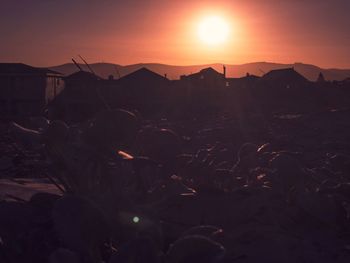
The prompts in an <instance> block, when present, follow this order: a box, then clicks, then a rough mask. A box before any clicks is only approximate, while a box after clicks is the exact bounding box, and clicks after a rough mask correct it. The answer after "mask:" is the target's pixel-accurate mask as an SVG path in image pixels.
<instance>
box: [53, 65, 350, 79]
mask: <svg viewBox="0 0 350 263" xmlns="http://www.w3.org/2000/svg"><path fill="white" fill-rule="evenodd" d="M80 66H81V67H82V68H83V69H84V70H88V69H87V67H86V66H85V65H80ZM90 66H91V68H92V69H93V70H94V71H95V72H96V74H97V75H99V76H101V77H103V78H107V77H108V76H109V75H113V76H114V78H119V77H122V76H125V75H127V74H129V73H131V72H133V71H135V70H138V69H140V68H142V67H146V68H148V69H150V70H152V71H154V72H157V73H158V74H161V75H164V74H167V77H168V78H169V79H178V78H180V76H181V75H188V74H191V73H195V72H198V71H199V70H201V69H203V68H207V67H212V68H214V69H216V70H217V71H219V72H222V71H223V68H222V64H207V65H194V66H172V65H165V64H157V63H147V64H142V63H141V64H133V65H126V66H121V65H118V64H111V63H94V64H91V65H90ZM291 67H294V69H295V70H296V71H298V72H299V73H300V74H302V75H303V76H305V77H306V78H307V79H309V80H316V79H317V77H318V75H319V73H320V72H322V73H323V75H324V77H325V78H326V80H344V79H346V78H349V77H350V69H322V68H319V67H317V66H314V65H308V64H303V63H295V64H278V63H270V62H255V63H248V64H242V65H226V72H227V76H228V77H243V76H245V75H246V74H247V73H248V72H249V73H250V74H253V75H257V76H261V75H263V74H264V73H267V72H269V71H270V70H274V69H282V68H291ZM50 69H52V70H55V71H58V72H60V73H62V74H64V75H69V74H72V73H73V72H76V71H77V70H78V69H77V67H76V66H75V65H74V64H73V63H68V64H63V65H59V66H54V67H50Z"/></svg>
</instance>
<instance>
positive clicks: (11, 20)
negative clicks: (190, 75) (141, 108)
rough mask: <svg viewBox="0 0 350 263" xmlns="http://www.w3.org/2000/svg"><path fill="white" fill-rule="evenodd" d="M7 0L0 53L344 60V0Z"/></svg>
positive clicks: (6, 56)
mask: <svg viewBox="0 0 350 263" xmlns="http://www.w3.org/2000/svg"><path fill="white" fill-rule="evenodd" d="M5 2H6V4H3V5H2V7H1V9H0V14H1V16H0V17H1V23H0V33H1V35H3V36H4V41H2V43H1V50H0V60H1V61H18V62H27V63H29V64H33V65H35V66H52V65H57V64H63V63H66V62H67V61H69V60H70V58H71V57H72V56H74V55H76V54H81V55H83V56H84V57H85V58H86V59H87V60H88V61H89V62H90V63H93V62H111V63H117V64H121V65H128V64H136V63H140V62H142V63H163V64H172V65H198V64H208V63H217V62H218V63H225V64H243V63H249V62H257V61H258V62H260V61H269V62H277V63H294V62H303V63H307V64H315V65H317V66H321V67H326V68H332V67H340V68H347V67H350V62H349V61H350V52H349V45H350V37H349V25H350V21H349V16H348V10H349V8H350V1H348V0H333V1H328V0H319V1H316V0H315V1H311V0H310V1H294V0H280V1H273V0H268V1H261V0H251V1H243V0H215V1H214V0H188V1H164V0H163V1H161V0H152V1H141V0H130V1H102V2H103V3H102V4H101V1H96V0H76V1H68V0H61V1H40V0H33V1H19V0H12V1H5ZM81 10H84V11H81ZM68 11H69V12H68ZM13 14H16V15H15V16H14V15H13ZM63 14H64V19H62V16H63ZM335 14H336V15H335ZM47 21H50V25H48V23H47ZM33 36H35V37H33ZM29 40H30V41H29Z"/></svg>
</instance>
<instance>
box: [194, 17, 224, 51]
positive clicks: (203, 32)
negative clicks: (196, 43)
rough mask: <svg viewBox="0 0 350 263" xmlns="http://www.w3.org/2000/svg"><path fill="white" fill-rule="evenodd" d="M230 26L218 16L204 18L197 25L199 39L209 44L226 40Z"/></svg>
mask: <svg viewBox="0 0 350 263" xmlns="http://www.w3.org/2000/svg"><path fill="white" fill-rule="evenodd" d="M229 32H230V28H229V25H228V23H227V22H226V21H225V20H224V19H223V18H222V17H220V16H210V17H206V18H204V19H203V20H202V21H201V22H200V23H199V26H198V36H199V38H200V40H201V41H202V42H203V43H205V44H209V45H218V44H222V43H224V42H225V41H227V38H228V35H229Z"/></svg>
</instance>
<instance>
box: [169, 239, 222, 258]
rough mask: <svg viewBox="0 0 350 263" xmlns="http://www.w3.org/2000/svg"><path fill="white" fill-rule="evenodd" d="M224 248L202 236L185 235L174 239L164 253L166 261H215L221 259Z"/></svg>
mask: <svg viewBox="0 0 350 263" xmlns="http://www.w3.org/2000/svg"><path fill="white" fill-rule="evenodd" d="M225 251H226V250H225V248H224V247H223V246H222V245H220V244H219V243H216V242H214V241H212V240H211V239H209V238H206V237H203V236H195V235H193V236H186V237H183V238H180V239H178V240H176V241H175V242H174V243H173V244H172V245H171V246H170V248H169V250H168V252H167V254H166V260H167V261H166V262H167V263H191V262H201V263H215V262H219V261H220V260H221V259H223V257H224V255H225Z"/></svg>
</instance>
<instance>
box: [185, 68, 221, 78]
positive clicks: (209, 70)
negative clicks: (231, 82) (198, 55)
mask: <svg viewBox="0 0 350 263" xmlns="http://www.w3.org/2000/svg"><path fill="white" fill-rule="evenodd" d="M203 74H204V75H213V74H214V75H220V76H224V74H221V73H219V72H217V71H216V70H215V69H213V68H212V67H209V68H204V69H202V70H200V71H199V72H197V73H194V74H191V75H188V76H186V77H190V78H191V77H196V76H200V75H203Z"/></svg>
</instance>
